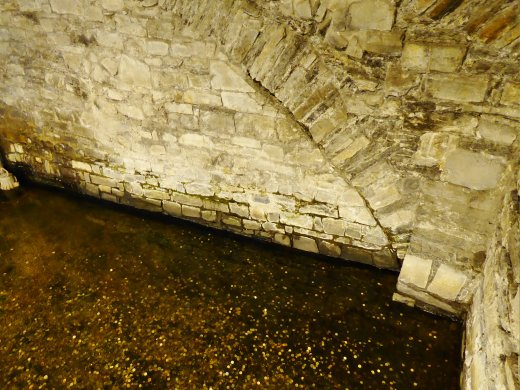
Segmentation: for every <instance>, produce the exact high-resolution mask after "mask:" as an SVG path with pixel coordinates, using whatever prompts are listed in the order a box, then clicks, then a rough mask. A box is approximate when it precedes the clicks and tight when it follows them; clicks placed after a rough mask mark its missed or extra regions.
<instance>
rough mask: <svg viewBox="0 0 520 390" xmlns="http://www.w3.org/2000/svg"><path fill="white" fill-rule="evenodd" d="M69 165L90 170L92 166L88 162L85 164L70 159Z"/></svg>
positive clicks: (82, 169)
mask: <svg viewBox="0 0 520 390" xmlns="http://www.w3.org/2000/svg"><path fill="white" fill-rule="evenodd" d="M71 165H72V168H73V169H79V170H80V171H87V172H92V167H91V166H90V164H87V163H85V162H82V161H76V160H72V161H71Z"/></svg>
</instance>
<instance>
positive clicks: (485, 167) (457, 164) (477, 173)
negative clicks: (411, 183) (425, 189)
mask: <svg viewBox="0 0 520 390" xmlns="http://www.w3.org/2000/svg"><path fill="white" fill-rule="evenodd" d="M503 171H504V165H503V164H502V162H500V161H499V160H498V159H494V158H492V157H490V156H486V155H483V154H479V153H475V152H470V151H468V150H464V149H456V150H453V151H451V152H449V153H448V154H447V155H446V163H445V165H444V167H443V173H442V175H441V179H442V180H444V181H447V182H450V183H453V184H458V185H461V186H464V187H468V188H471V189H474V190H488V189H491V188H495V187H496V186H497V184H498V181H499V180H500V177H501V176H502V172H503Z"/></svg>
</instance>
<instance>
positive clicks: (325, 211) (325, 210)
mask: <svg viewBox="0 0 520 390" xmlns="http://www.w3.org/2000/svg"><path fill="white" fill-rule="evenodd" d="M299 212H300V213H302V214H314V215H321V216H324V217H332V218H338V210H337V209H336V208H335V207H333V206H331V205H328V204H310V205H307V206H303V207H300V210H299Z"/></svg>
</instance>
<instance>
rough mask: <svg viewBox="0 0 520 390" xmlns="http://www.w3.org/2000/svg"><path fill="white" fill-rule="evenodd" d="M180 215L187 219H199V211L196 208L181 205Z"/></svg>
mask: <svg viewBox="0 0 520 390" xmlns="http://www.w3.org/2000/svg"><path fill="white" fill-rule="evenodd" d="M182 215H183V216H184V217H188V218H200V209H199V208H198V207H192V206H184V205H182Z"/></svg>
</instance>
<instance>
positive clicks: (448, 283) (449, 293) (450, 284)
mask: <svg viewBox="0 0 520 390" xmlns="http://www.w3.org/2000/svg"><path fill="white" fill-rule="evenodd" d="M467 279H468V278H467V276H466V275H465V274H464V273H463V272H460V271H458V270H456V269H454V268H452V267H450V266H447V265H445V264H441V266H440V267H439V269H438V270H437V272H436V273H435V276H434V277H433V280H432V282H431V283H430V285H429V286H428V291H429V292H431V293H433V294H435V295H438V296H440V297H441V298H444V299H447V300H449V301H455V300H456V298H457V296H458V295H459V293H460V291H461V290H462V288H463V287H464V285H465V284H466V281H467Z"/></svg>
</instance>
